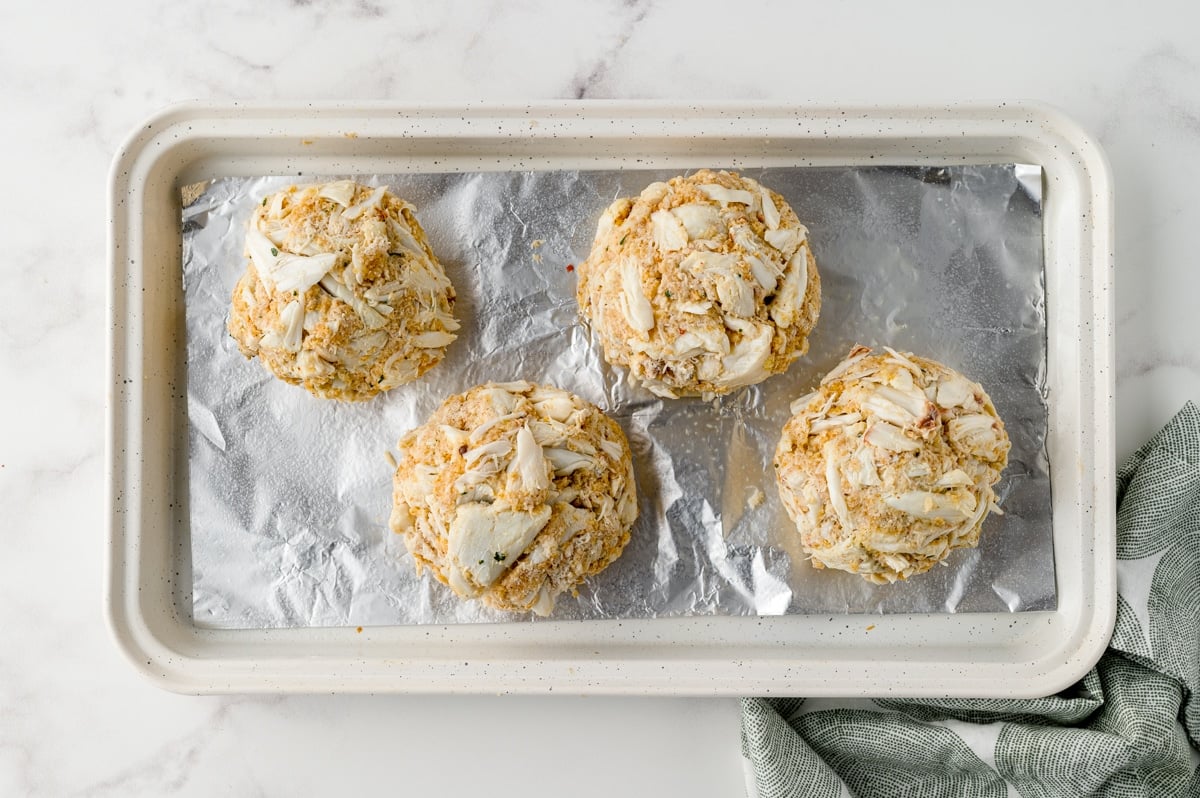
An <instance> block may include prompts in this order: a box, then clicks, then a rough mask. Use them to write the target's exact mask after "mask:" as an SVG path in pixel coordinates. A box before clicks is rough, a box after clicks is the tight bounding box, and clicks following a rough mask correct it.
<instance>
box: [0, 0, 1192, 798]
mask: <svg viewBox="0 0 1200 798" xmlns="http://www.w3.org/2000/svg"><path fill="white" fill-rule="evenodd" d="M916 8H917V7H914V6H912V5H911V4H905V5H895V4H888V3H883V2H875V3H868V4H865V7H864V5H863V4H857V5H855V6H854V7H853V9H852V8H850V7H848V6H842V5H840V4H834V3H830V4H826V5H822V6H812V7H807V8H801V7H800V4H793V3H787V2H777V3H763V4H716V3H707V2H705V3H700V2H689V0H673V1H671V2H668V1H667V0H631V1H630V2H596V3H587V4H584V3H580V4H568V3H553V2H548V1H547V2H522V3H508V2H503V1H502V0H496V1H495V2H488V3H466V2H451V3H420V4H417V3H399V2H397V3H386V2H381V1H379V2H377V1H376V0H292V2H291V3H288V2H285V1H284V0H278V1H276V0H267V1H266V2H261V3H254V4H250V3H238V2H233V1H232V0H210V2H206V3H178V4H160V3H153V2H150V1H149V0H137V1H136V2H135V1H133V0H130V1H129V2H117V3H112V4H105V3H86V2H82V0H67V2H65V3H57V4H46V3H40V4H35V3H19V4H18V3H11V4H7V5H5V6H4V7H3V9H0V30H4V31H5V32H6V34H7V35H6V36H5V44H4V46H3V47H2V48H0V107H2V108H3V109H4V110H3V123H2V124H0V144H3V150H2V151H3V152H4V153H5V155H6V156H7V157H6V159H5V162H4V164H5V173H6V174H7V175H8V182H7V184H6V185H7V190H5V191H3V192H0V219H2V220H3V222H2V223H0V229H3V231H4V237H5V239H6V240H7V239H11V244H12V246H10V249H12V250H13V251H12V252H11V253H10V257H6V258H4V259H3V261H0V273H2V274H3V277H4V285H6V286H7V287H8V290H7V291H5V292H3V293H0V374H4V375H5V377H6V379H5V385H6V386H7V390H5V391H3V392H0V417H2V418H3V419H4V421H5V423H4V424H3V425H2V426H0V507H2V508H3V521H2V522H0V531H2V533H3V541H4V544H5V553H4V555H3V556H0V632H2V633H3V636H4V641H5V642H4V644H3V645H0V795H4V796H8V795H13V796H17V795H22V796H26V795H28V796H51V795H53V796H57V795H89V796H109V795H112V796H143V795H145V796H162V795H196V796H200V795H214V794H221V795H259V794H261V795H269V794H286V795H301V794H324V793H330V794H333V793H335V792H336V793H339V794H342V793H346V794H348V793H351V792H353V791H356V790H369V791H372V792H377V791H380V790H382V789H386V788H393V787H396V786H399V785H403V787H404V788H405V789H406V790H407V791H409V792H412V793H413V794H420V793H422V792H426V791H433V790H439V791H442V792H447V791H448V792H449V793H451V794H453V793H455V792H457V791H458V790H457V789H455V788H454V787H453V786H447V785H455V784H458V783H460V780H462V779H472V780H473V779H476V778H480V777H482V775H483V774H492V776H490V777H489V787H488V789H489V791H490V792H491V793H492V794H495V795H497V796H500V795H517V794H521V795H529V794H539V795H557V794H560V793H563V792H567V791H568V790H569V791H570V792H571V793H572V794H574V795H579V796H589V795H596V796H600V795H611V794H637V795H650V794H664V795H674V794H689V795H696V796H708V795H712V796H717V795H722V796H728V795H738V794H741V790H742V786H741V785H742V777H741V771H740V767H741V766H740V756H739V751H738V711H737V703H736V701H733V700H696V699H677V700H670V699H634V698H570V697H555V698H514V697H503V698H501V697H455V698H444V697H402V696H400V697H397V696H387V697H372V696H292V697H265V698H264V697H240V696H231V697H204V698H196V697H187V696H177V695H172V694H168V693H165V692H161V691H159V690H158V689H156V688H154V687H152V686H150V685H149V684H147V683H146V682H144V681H142V679H141V677H139V676H138V675H137V674H136V673H135V672H134V671H133V669H132V668H130V667H129V666H128V665H127V664H126V663H125V662H124V661H123V660H122V658H121V655H120V654H119V653H118V651H117V649H116V648H115V646H114V645H113V644H112V643H111V642H110V640H109V637H108V632H107V630H106V629H105V626H104V623H103V620H102V612H101V577H102V564H103V548H104V546H103V543H104V517H105V508H104V463H103V460H104V456H103V430H104V425H105V420H104V419H105V408H104V400H105V335H106V319H105V309H104V295H105V232H106V231H105V219H106V212H105V194H106V175H107V170H108V166H109V162H110V160H111V158H112V156H113V154H114V152H115V151H116V148H117V146H118V144H119V143H120V141H121V140H122V139H123V138H124V136H125V135H126V133H127V132H128V131H129V130H130V129H132V128H133V127H134V126H135V125H136V124H138V123H139V122H140V121H141V120H142V119H143V118H145V117H146V116H148V115H149V114H150V113H152V112H153V111H155V110H157V109H159V108H161V107H162V106H164V105H166V104H169V103H172V102H175V101H178V100H183V99H211V100H228V99H242V100H256V99H258V100H265V99H272V100H275V99H284V100H311V99H348V100H357V99H387V100H392V101H395V102H396V103H397V104H404V103H412V102H419V101H433V100H436V101H439V102H456V101H477V100H485V101H487V100H494V101H502V100H538V99H550V98H581V99H589V98H664V99H665V98H671V99H692V100H700V101H703V100H751V101H754V100H761V101H770V102H789V103H804V102H811V103H823V104H833V103H840V102H859V103H872V102H882V103H908V102H921V103H938V102H949V101H963V100H1017V99H1028V100H1038V101H1043V102H1047V103H1051V104H1053V105H1057V106H1059V107H1060V108H1061V109H1063V110H1064V111H1065V112H1067V113H1068V114H1069V115H1070V116H1072V117H1074V118H1075V119H1076V120H1077V121H1078V122H1080V123H1081V124H1082V125H1083V126H1084V127H1085V128H1087V129H1089V130H1091V131H1092V132H1094V133H1095V134H1096V135H1097V136H1098V137H1099V140H1100V142H1101V143H1102V145H1103V146H1104V148H1105V149H1106V151H1107V154H1108V156H1109V159H1110V161H1111V164H1112V169H1113V173H1114V176H1115V183H1116V190H1117V275H1116V282H1117V289H1118V291H1117V298H1116V310H1117V314H1116V318H1117V333H1118V337H1117V397H1116V399H1117V448H1118V452H1119V455H1120V456H1121V457H1124V456H1125V455H1126V454H1128V453H1129V452H1131V451H1132V450H1133V449H1134V448H1135V447H1136V446H1137V445H1139V444H1140V443H1141V442H1142V441H1143V440H1145V439H1146V438H1147V437H1148V436H1149V435H1150V434H1151V433H1152V432H1153V431H1154V430H1155V429H1157V428H1158V427H1159V426H1160V425H1161V424H1162V423H1164V422H1165V421H1166V420H1167V419H1168V418H1169V417H1170V416H1171V415H1172V414H1173V413H1174V412H1175V411H1176V410H1177V409H1178V408H1179V406H1180V405H1181V404H1182V403H1183V402H1184V401H1185V400H1186V399H1188V398H1191V399H1200V347H1198V346H1197V344H1200V332H1197V330H1198V329H1200V328H1198V326H1197V324H1196V312H1195V309H1194V307H1195V304H1196V298H1197V297H1198V296H1200V268H1197V267H1196V263H1195V261H1196V256H1195V254H1194V251H1193V242H1192V237H1193V236H1192V233H1191V232H1189V231H1193V228H1194V226H1195V219H1196V216H1197V214H1200V199H1197V193H1196V190H1195V186H1196V185H1198V184H1200V39H1197V38H1196V36H1195V35H1194V31H1195V30H1196V24H1195V23H1196V22H1197V21H1200V10H1197V7H1196V6H1194V5H1193V4H1186V3H1182V2H1180V3H1167V2H1148V3H1143V4H1141V5H1139V7H1138V13H1137V14H1132V13H1130V12H1129V11H1127V10H1125V11H1122V10H1120V9H1118V8H1117V7H1116V6H1115V4H1114V6H1113V7H1112V8H1108V7H1106V6H1105V5H1104V4H1093V5H1092V6H1089V7H1088V8H1087V10H1086V11H1085V12H1083V13H1084V15H1083V16H1080V12H1079V11H1078V10H1077V9H1078V6H1075V7H1074V8H1072V9H1068V8H1067V7H1062V8H1058V7H1056V5H1055V4H1050V3H1045V2H1027V1H1026V0H1017V1H1015V2H1011V3H1007V4H1005V5H1004V6H1003V7H1002V8H997V7H995V6H989V7H986V8H985V7H984V6H977V5H975V4H965V3H957V2H952V1H949V0H947V1H943V2H934V3H928V4H922V5H921V6H919V9H920V10H919V11H917V10H916ZM68 510H69V511H70V512H67V511H68ZM464 759H465V760H467V761H469V763H470V766H471V769H470V773H471V774H472V775H470V776H467V775H465V774H464V775H463V776H459V775H458V773H459V772H460V771H461V770H462V763H463V761H464ZM531 760H532V761H535V762H537V763H538V764H537V773H538V781H535V782H533V783H531V782H530V781H529V780H528V779H527V778H526V777H522V778H520V779H516V778H514V779H512V780H506V778H505V775H506V774H511V773H513V772H514V770H515V768H517V767H528V763H529V762H530V761H531ZM475 774H479V775H475ZM461 783H462V784H463V785H464V787H463V788H464V789H465V786H466V781H463V782H461Z"/></svg>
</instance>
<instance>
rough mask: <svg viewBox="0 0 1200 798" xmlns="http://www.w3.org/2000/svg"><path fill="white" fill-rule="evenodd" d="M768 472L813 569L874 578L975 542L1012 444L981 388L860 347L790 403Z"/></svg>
mask: <svg viewBox="0 0 1200 798" xmlns="http://www.w3.org/2000/svg"><path fill="white" fill-rule="evenodd" d="M792 412H793V413H794V415H793V416H792V418H791V420H789V421H788V423H787V424H786V425H785V426H784V428H783V437H782V438H781V439H780V441H779V446H778V448H777V450H776V452H775V469H776V471H775V476H776V481H777V483H778V486H779V494H780V497H781V498H782V500H783V503H784V506H785V507H786V508H787V511H788V514H789V515H790V516H791V517H792V520H793V521H795V522H796V526H797V528H798V529H799V532H800V539H801V543H802V544H803V546H804V550H805V552H806V553H808V554H809V555H811V557H812V563H813V565H815V566H816V567H817V568H822V567H827V568H838V569H840V570H843V571H849V572H851V573H856V574H859V575H860V576H862V577H864V578H865V579H868V580H870V581H871V582H875V583H879V584H882V583H885V582H894V581H896V580H898V579H906V578H908V577H910V576H912V575H914V574H919V573H923V572H925V571H927V570H929V569H930V568H931V567H933V565H934V564H935V563H938V562H941V561H942V560H944V559H945V558H946V557H947V556H948V555H949V554H950V552H951V551H952V550H954V549H958V548H969V547H973V546H975V545H976V544H977V543H978V542H979V532H980V528H981V526H982V524H983V521H984V518H986V517H987V514H988V511H989V510H991V511H993V512H996V513H999V512H1000V510H999V508H998V507H996V504H995V501H996V495H995V492H994V491H993V489H992V486H993V485H994V484H995V483H996V482H997V480H999V479H1000V472H1001V471H1002V470H1003V469H1004V467H1005V465H1006V464H1007V462H1008V450H1009V441H1008V436H1007V434H1006V433H1005V431H1004V424H1003V423H1002V422H1001V420H1000V418H999V416H997V415H996V408H995V407H994V406H993V405H992V402H991V400H990V399H989V398H988V395H987V394H986V393H985V392H984V390H983V388H981V387H980V386H979V385H977V384H976V383H974V382H971V381H970V380H968V379H967V378H966V377H964V376H962V375H961V374H959V373H958V372H956V371H954V370H952V369H949V368H947V367H946V366H943V365H941V364H940V363H935V362H933V361H931V360H926V359H924V358H920V357H914V356H913V355H911V354H901V353H899V352H896V351H894V350H891V349H887V350H886V351H885V352H884V353H883V354H872V352H871V350H870V349H867V348H866V347H856V348H855V349H853V350H852V351H851V352H850V355H849V357H847V358H846V360H844V361H842V362H841V363H840V364H839V365H838V366H837V367H835V368H834V369H833V370H832V371H831V372H829V374H827V375H826V376H825V378H824V379H823V380H821V385H820V389H819V390H817V391H816V392H814V393H811V394H809V395H808V396H805V397H802V398H800V399H797V400H796V401H795V402H793V403H792Z"/></svg>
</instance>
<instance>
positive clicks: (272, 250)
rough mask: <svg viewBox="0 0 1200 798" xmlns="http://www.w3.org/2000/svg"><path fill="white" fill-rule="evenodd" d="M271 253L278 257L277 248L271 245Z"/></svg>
mask: <svg viewBox="0 0 1200 798" xmlns="http://www.w3.org/2000/svg"><path fill="white" fill-rule="evenodd" d="M271 254H272V255H274V256H275V257H279V250H277V249H275V247H271Z"/></svg>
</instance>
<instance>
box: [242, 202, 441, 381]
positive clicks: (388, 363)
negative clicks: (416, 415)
mask: <svg viewBox="0 0 1200 798" xmlns="http://www.w3.org/2000/svg"><path fill="white" fill-rule="evenodd" d="M245 253H246V256H247V258H248V260H249V263H248V265H247V268H246V272H245V274H243V275H242V278H241V280H239V281H238V284H237V286H236V287H235V288H234V289H233V306H232V311H231V312H230V314H229V325H228V326H229V334H230V335H232V336H233V338H234V340H235V341H237V345H238V349H240V350H241V352H242V354H243V355H245V356H246V357H248V358H253V357H255V356H257V357H258V359H259V360H261V361H262V363H263V364H264V365H265V366H266V367H267V368H268V369H270V370H271V372H272V373H273V374H274V375H275V376H276V377H279V378H280V379H281V380H284V381H285V382H289V383H291V384H293V385H302V386H304V388H305V389H307V390H308V391H309V392H310V393H312V394H314V395H316V396H320V397H322V398H325V399H342V400H349V401H360V400H364V399H370V398H371V397H373V396H375V395H376V394H378V393H380V392H381V391H386V390H389V389H391V388H394V387H396V386H397V385H401V384H403V383H406V382H410V381H412V380H415V379H416V378H417V377H419V376H421V375H422V374H423V373H425V372H426V371H428V370H429V369H431V368H433V367H434V366H435V365H437V363H438V362H439V361H440V360H441V359H442V356H443V354H444V352H445V348H446V346H447V345H448V344H449V343H450V342H451V341H453V340H454V339H455V335H454V331H455V330H457V329H458V328H459V324H458V321H457V320H456V319H455V318H454V287H453V286H452V285H451V284H450V280H449V279H447V277H446V273H445V272H444V271H443V270H442V266H441V264H440V263H438V260H437V258H436V257H435V256H434V254H433V250H432V249H430V248H429V242H428V241H427V240H426V238H425V232H424V231H423V230H422V229H421V225H420V224H418V222H417V217H416V215H415V214H414V212H413V207H412V206H411V205H409V204H408V203H407V202H405V201H404V200H402V199H400V198H399V197H397V196H396V195H394V194H392V193H391V192H390V191H388V189H387V186H380V187H378V188H371V187H369V186H363V185H359V184H358V183H355V182H353V181H350V180H339V181H337V182H334V183H324V184H319V185H310V186H303V187H298V186H291V187H289V188H287V189H284V190H283V191H279V192H277V193H275V194H271V195H270V196H267V197H264V198H263V200H262V202H261V203H260V204H259V205H258V207H256V208H255V209H254V214H253V216H251V218H250V220H249V222H248V224H247V229H246V250H245Z"/></svg>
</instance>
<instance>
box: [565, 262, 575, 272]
mask: <svg viewBox="0 0 1200 798" xmlns="http://www.w3.org/2000/svg"><path fill="white" fill-rule="evenodd" d="M567 271H569V272H573V271H575V264H574V263H568V264H567Z"/></svg>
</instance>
